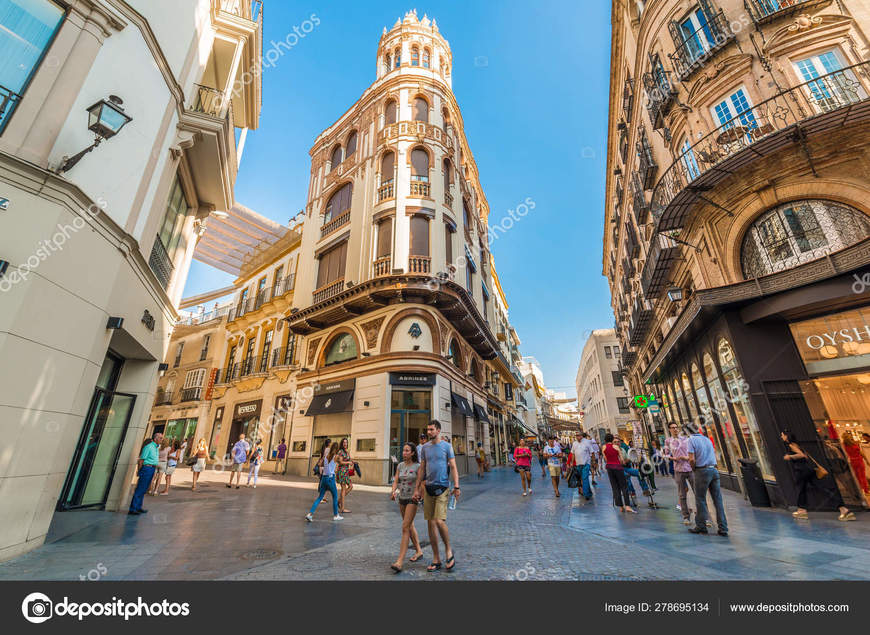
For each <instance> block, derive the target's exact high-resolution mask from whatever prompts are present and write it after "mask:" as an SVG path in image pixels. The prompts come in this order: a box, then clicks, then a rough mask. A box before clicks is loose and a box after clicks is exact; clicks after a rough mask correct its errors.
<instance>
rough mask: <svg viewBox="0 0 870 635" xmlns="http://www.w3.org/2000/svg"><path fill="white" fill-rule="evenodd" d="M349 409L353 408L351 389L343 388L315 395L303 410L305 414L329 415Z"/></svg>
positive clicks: (309, 415)
mask: <svg viewBox="0 0 870 635" xmlns="http://www.w3.org/2000/svg"><path fill="white" fill-rule="evenodd" d="M351 410H353V391H352V390H343V391H341V392H332V393H328V394H325V395H315V396H314V398H313V399H312V400H311V405H309V406H308V410H307V411H306V412H305V416H306V417H311V416H313V415H329V414H333V413H335V412H350V411H351Z"/></svg>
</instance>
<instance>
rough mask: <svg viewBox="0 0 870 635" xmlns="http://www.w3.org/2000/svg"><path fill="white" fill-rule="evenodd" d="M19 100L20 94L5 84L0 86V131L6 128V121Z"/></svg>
mask: <svg viewBox="0 0 870 635" xmlns="http://www.w3.org/2000/svg"><path fill="white" fill-rule="evenodd" d="M20 101H21V95H19V94H18V93H16V92H14V91H12V90H10V89H8V88H6V87H5V86H0V133H2V132H3V130H4V129H5V128H6V123H7V122H8V121H9V118H10V117H11V116H12V113H13V112H14V111H15V107H16V106H18V102H20Z"/></svg>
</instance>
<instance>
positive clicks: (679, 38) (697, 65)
mask: <svg viewBox="0 0 870 635" xmlns="http://www.w3.org/2000/svg"><path fill="white" fill-rule="evenodd" d="M672 28H673V33H672V35H673V37H674V44H675V45H676V47H677V50H676V51H674V52H673V53H670V54H669V57H670V58H671V62H673V65H674V69H675V70H676V72H677V77H679V78H680V81H685V80H687V79H688V78H689V77H691V76H692V75H693V74H694V73H695V72H696V71H698V70H700V69H701V67H702V66H703V65H704V64H705V63H706V62H707V60H709V59H710V58H711V57H712V56H713V55H715V54H716V53H717V52H718V51H720V50H721V49H723V48H724V47H725V46H726V45H727V44H728V43H729V42H731V41H733V40H735V39H736V38H737V36H736V35H735V34H734V32H733V31H732V30H731V27H730V26H729V24H728V18H726V17H725V12H724V11H723V10H722V9H719V10H718V11H716V12H715V13H713V14H712V15H708V16H706V24H703V25H702V26H701V28H699V29H698V30H697V31H695V32H694V33H691V34H686V33H681V32H679V30H678V27H677V26H676V25H673V27H672Z"/></svg>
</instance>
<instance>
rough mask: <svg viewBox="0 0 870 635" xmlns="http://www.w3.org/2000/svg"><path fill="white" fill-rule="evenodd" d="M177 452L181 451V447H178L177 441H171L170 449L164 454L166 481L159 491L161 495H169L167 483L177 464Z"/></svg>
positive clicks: (169, 481)
mask: <svg viewBox="0 0 870 635" xmlns="http://www.w3.org/2000/svg"><path fill="white" fill-rule="evenodd" d="M179 452H181V449H180V448H179V447H178V441H173V442H172V449H171V450H170V451H169V453H168V454H167V455H166V481H165V485H164V486H163V491H162V492H160V495H161V496H168V495H169V485H170V483H172V473H173V472H175V468H176V466H177V465H178V456H179Z"/></svg>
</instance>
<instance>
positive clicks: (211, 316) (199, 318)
mask: <svg viewBox="0 0 870 635" xmlns="http://www.w3.org/2000/svg"><path fill="white" fill-rule="evenodd" d="M232 310H233V307H232V306H230V305H229V304H228V305H226V306H222V307H218V308H217V309H214V310H212V311H207V312H205V313H197V314H196V315H189V316H187V317H185V318H181V319H179V320H178V321H177V322H176V323H175V325H176V326H196V325H198V324H205V323H206V322H211V321H212V320H217V319H220V318H222V317H223V316H225V315H227V314H228V313H230V312H231V311H232Z"/></svg>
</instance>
